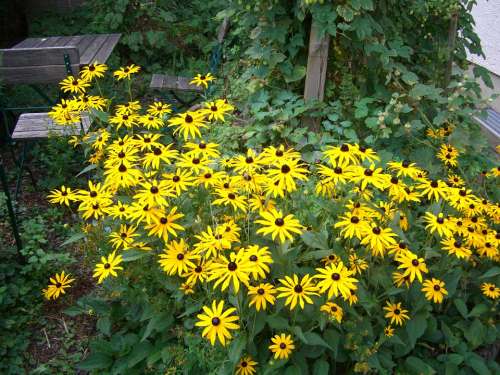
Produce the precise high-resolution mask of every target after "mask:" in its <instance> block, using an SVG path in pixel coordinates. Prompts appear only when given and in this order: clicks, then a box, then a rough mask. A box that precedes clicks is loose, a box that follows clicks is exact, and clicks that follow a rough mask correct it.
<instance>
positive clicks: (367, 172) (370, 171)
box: [365, 169, 373, 177]
mask: <svg viewBox="0 0 500 375" xmlns="http://www.w3.org/2000/svg"><path fill="white" fill-rule="evenodd" d="M365 176H367V177H370V176H373V171H372V170H371V169H365Z"/></svg>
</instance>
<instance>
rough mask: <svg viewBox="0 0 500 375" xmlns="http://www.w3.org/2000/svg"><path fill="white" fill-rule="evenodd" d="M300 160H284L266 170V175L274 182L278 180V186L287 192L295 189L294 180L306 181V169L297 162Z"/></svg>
mask: <svg viewBox="0 0 500 375" xmlns="http://www.w3.org/2000/svg"><path fill="white" fill-rule="evenodd" d="M299 163H300V160H285V161H282V162H280V163H279V164H277V165H275V166H274V165H273V166H272V168H270V169H269V170H268V171H267V176H268V177H269V179H270V180H272V181H273V183H275V182H276V181H278V184H279V187H280V188H281V189H283V190H284V191H287V192H289V193H291V192H293V191H295V190H297V185H296V183H295V180H301V181H307V176H306V174H307V169H306V168H304V167H303V166H302V165H300V164H299Z"/></svg>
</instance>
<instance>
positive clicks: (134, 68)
mask: <svg viewBox="0 0 500 375" xmlns="http://www.w3.org/2000/svg"><path fill="white" fill-rule="evenodd" d="M140 70H141V67H140V66H138V65H135V64H131V65H128V66H125V67H121V68H120V69H118V70H116V71H114V72H113V76H114V77H115V78H116V79H117V80H118V81H121V80H123V79H128V80H130V78H131V77H132V74H136V73H139V72H140Z"/></svg>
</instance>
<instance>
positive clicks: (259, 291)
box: [257, 288, 266, 295]
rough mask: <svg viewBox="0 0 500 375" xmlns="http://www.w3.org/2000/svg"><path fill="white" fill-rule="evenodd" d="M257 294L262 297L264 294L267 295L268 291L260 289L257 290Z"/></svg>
mask: <svg viewBox="0 0 500 375" xmlns="http://www.w3.org/2000/svg"><path fill="white" fill-rule="evenodd" d="M257 293H258V294H260V295H263V294H265V293H266V291H265V290H264V289H262V288H259V289H257Z"/></svg>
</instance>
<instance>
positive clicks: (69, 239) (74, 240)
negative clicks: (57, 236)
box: [60, 233, 85, 247]
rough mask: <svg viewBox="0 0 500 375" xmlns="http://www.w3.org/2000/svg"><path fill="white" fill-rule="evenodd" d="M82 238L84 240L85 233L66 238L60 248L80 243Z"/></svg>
mask: <svg viewBox="0 0 500 375" xmlns="http://www.w3.org/2000/svg"><path fill="white" fill-rule="evenodd" d="M82 238H85V233H76V234H73V235H72V236H71V237H70V238H68V239H67V240H66V241H64V242H63V243H62V244H61V245H60V246H61V247H63V246H66V245H69V244H71V243H73V242H77V241H80V240H81V239H82Z"/></svg>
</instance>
